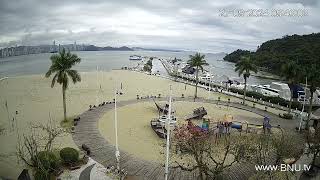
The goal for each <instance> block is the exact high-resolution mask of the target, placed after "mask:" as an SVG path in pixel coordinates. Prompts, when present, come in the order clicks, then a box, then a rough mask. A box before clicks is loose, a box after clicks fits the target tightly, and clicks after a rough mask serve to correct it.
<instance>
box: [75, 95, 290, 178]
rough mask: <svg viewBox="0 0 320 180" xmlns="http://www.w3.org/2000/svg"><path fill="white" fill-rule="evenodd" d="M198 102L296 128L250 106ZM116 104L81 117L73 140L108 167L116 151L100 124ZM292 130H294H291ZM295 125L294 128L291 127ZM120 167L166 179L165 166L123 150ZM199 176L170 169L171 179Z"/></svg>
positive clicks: (232, 173) (244, 172)
mask: <svg viewBox="0 0 320 180" xmlns="http://www.w3.org/2000/svg"><path fill="white" fill-rule="evenodd" d="M157 100H158V101H166V100H167V98H157ZM174 100H175V101H190V102H193V98H174ZM144 101H150V102H152V99H139V100H136V99H135V100H128V101H121V102H117V106H118V107H121V106H125V105H129V104H134V103H138V102H144ZM197 102H206V103H212V104H216V103H219V104H220V105H229V106H230V107H234V108H238V109H243V110H247V111H250V112H253V113H256V114H259V115H262V116H266V115H267V116H269V117H270V118H271V119H272V122H273V123H272V125H278V124H280V125H281V127H283V125H285V127H286V128H294V127H293V125H292V124H293V123H287V122H286V120H284V119H280V118H279V117H278V116H276V115H274V114H271V113H269V112H266V111H263V110H260V109H257V108H252V107H249V106H243V105H242V104H239V103H228V102H222V101H219V102H217V101H214V100H210V101H209V100H206V99H197ZM113 108H114V104H106V105H104V106H100V107H96V108H94V109H93V110H91V111H89V110H88V111H85V112H84V113H83V114H81V115H80V117H81V120H80V121H79V122H78V125H77V126H76V127H75V133H73V135H72V137H73V140H74V142H75V143H76V145H77V146H78V147H79V148H80V149H81V146H82V144H86V145H87V146H88V147H89V148H90V150H91V155H90V157H91V158H92V159H94V160H96V161H97V162H99V163H101V164H103V165H104V166H115V165H116V159H115V147H114V145H112V144H110V143H109V142H108V141H107V140H106V139H104V138H103V137H102V135H101V134H100V132H99V129H98V121H99V119H100V118H101V117H102V116H103V114H105V113H106V112H107V111H110V110H113ZM288 124H289V126H292V127H288ZM290 124H291V125H290ZM120 155H121V157H120V166H121V169H125V170H126V171H127V172H128V175H132V176H138V177H140V179H143V180H144V179H146V180H158V179H161V180H162V179H164V167H163V164H160V163H155V162H150V161H146V160H142V159H139V158H137V157H134V156H133V155H130V154H129V153H128V152H124V151H121V150H120ZM253 173H255V169H254V166H253V165H252V164H248V163H245V164H236V165H234V166H232V167H231V168H230V169H229V170H228V171H226V172H225V179H230V180H234V179H237V180H246V179H248V177H250V176H251V175H252V174H253ZM196 177H197V172H186V171H181V170H180V169H170V174H169V179H178V180H179V179H181V180H189V179H190V180H193V179H197V178H196Z"/></svg>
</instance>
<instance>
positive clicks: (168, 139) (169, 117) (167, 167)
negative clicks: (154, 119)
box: [165, 85, 172, 180]
mask: <svg viewBox="0 0 320 180" xmlns="http://www.w3.org/2000/svg"><path fill="white" fill-rule="evenodd" d="M171 103H172V89H171V85H170V97H169V110H168V116H167V122H166V126H167V151H166V166H165V180H168V177H169V149H170V148H169V147H170V121H171Z"/></svg>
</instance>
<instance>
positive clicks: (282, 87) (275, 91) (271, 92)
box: [250, 82, 291, 100]
mask: <svg viewBox="0 0 320 180" xmlns="http://www.w3.org/2000/svg"><path fill="white" fill-rule="evenodd" d="M250 88H251V90H252V91H254V92H257V93H260V94H262V95H264V96H274V97H280V98H283V99H285V100H290V97H291V92H290V88H289V86H288V84H286V83H281V82H272V83H271V84H270V85H251V86H250Z"/></svg>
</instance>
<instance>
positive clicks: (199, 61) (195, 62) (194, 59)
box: [188, 53, 209, 99]
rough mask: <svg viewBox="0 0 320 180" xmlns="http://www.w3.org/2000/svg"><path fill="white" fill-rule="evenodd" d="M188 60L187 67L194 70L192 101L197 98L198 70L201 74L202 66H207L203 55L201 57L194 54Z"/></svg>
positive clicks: (198, 54)
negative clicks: (194, 85)
mask: <svg viewBox="0 0 320 180" xmlns="http://www.w3.org/2000/svg"><path fill="white" fill-rule="evenodd" d="M189 57H190V60H188V65H189V66H190V67H195V68H196V92H195V94H194V99H196V98H197V94H198V83H199V70H201V72H203V66H207V65H209V64H208V63H207V62H206V60H205V59H204V58H205V55H201V54H200V53H196V54H195V55H190V56H189Z"/></svg>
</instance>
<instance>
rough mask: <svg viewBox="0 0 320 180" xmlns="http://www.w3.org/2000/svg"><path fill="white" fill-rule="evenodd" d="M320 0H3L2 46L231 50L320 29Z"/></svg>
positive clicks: (254, 47)
mask: <svg viewBox="0 0 320 180" xmlns="http://www.w3.org/2000/svg"><path fill="white" fill-rule="evenodd" d="M289 8H290V9H307V10H308V16H306V17H278V18H276V17H242V18H239V17H238V18H236V17H222V16H219V12H221V10H223V9H228V10H232V9H245V10H248V9H268V10H271V9H289ZM319 10H320V3H319V1H318V0H309V1H303V0H277V1H276V0H271V1H262V0H260V1H254V0H247V1H245V2H243V1H242V2H240V1H238V0H231V1H222V0H219V1H210V0H201V1H194V0H176V1H171V0H162V1H154V0H136V1H132V0H109V1H105V0H91V1H87V0H64V1H50V0H10V1H0V17H1V18H0V47H5V46H12V45H15V44H18V45H38V44H50V43H52V41H53V40H56V42H58V43H61V44H64V43H73V42H74V41H77V42H78V43H85V44H97V45H101V46H107V45H111V46H122V45H129V46H143V47H161V48H174V49H187V50H198V51H210V52H220V51H225V52H230V51H232V50H234V49H238V48H244V49H250V50H255V49H256V47H257V46H258V45H259V44H261V43H262V42H264V41H266V40H269V39H274V38H280V37H282V36H284V35H287V34H289V35H290V34H307V33H313V32H319V30H320V21H319V18H318V17H319V15H320V11H319Z"/></svg>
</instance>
